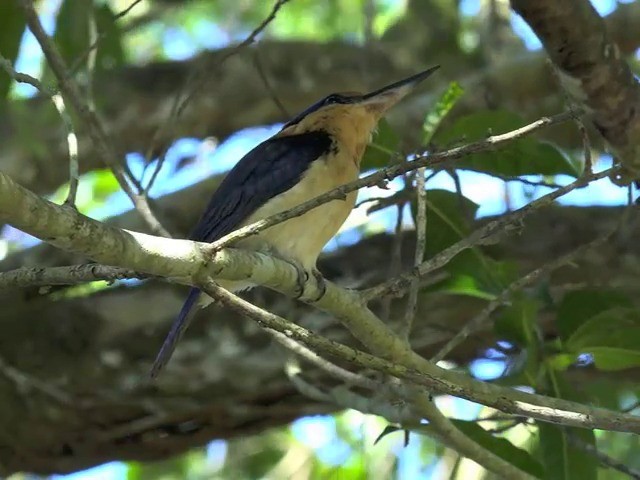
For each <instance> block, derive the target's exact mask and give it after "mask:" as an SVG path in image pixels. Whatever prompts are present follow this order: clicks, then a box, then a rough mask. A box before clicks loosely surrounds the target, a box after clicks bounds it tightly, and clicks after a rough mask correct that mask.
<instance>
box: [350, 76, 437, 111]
mask: <svg viewBox="0 0 640 480" xmlns="http://www.w3.org/2000/svg"><path fill="white" fill-rule="evenodd" d="M439 68H440V65H436V66H435V67H431V68H429V69H427V70H425V71H424V72H420V73H417V74H415V75H412V76H410V77H408V78H405V79H404V80H400V81H399V82H395V83H392V84H391V85H387V86H386V87H382V88H379V89H378V90H376V91H374V92H371V93H367V94H365V95H362V97H361V98H360V100H359V102H358V103H360V104H362V105H370V106H372V107H376V109H380V110H381V111H385V110H387V109H389V108H391V107H392V106H393V105H395V104H396V103H398V101H400V99H402V98H403V97H405V96H406V95H407V94H408V93H409V92H411V91H412V90H413V89H414V88H415V87H416V86H417V85H418V84H419V83H421V82H422V81H423V80H425V79H426V78H428V77H430V76H431V74H432V73H433V72H435V71H436V70H438V69H439Z"/></svg>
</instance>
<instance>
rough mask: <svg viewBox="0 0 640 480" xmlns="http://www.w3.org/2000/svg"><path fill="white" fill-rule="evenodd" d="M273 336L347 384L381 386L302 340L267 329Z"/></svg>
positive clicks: (369, 387) (376, 387) (374, 387)
mask: <svg viewBox="0 0 640 480" xmlns="http://www.w3.org/2000/svg"><path fill="white" fill-rule="evenodd" d="M267 331H268V332H269V334H270V335H271V336H273V338H275V339H276V341H278V343H280V344H281V345H283V346H284V347H285V348H287V349H288V350H291V351H292V352H293V353H295V354H296V355H299V356H300V357H302V358H304V359H305V360H307V361H308V362H310V363H312V364H313V365H315V366H316V367H319V368H320V369H322V370H324V371H325V372H327V373H328V374H330V375H332V376H333V377H335V378H337V379H339V380H342V381H343V382H345V383H346V384H347V385H356V386H358V387H363V388H368V389H370V390H376V389H378V388H380V384H379V383H378V382H376V381H375V380H373V379H371V378H368V377H365V376H363V375H360V374H358V373H354V372H351V371H349V370H347V369H345V368H342V367H340V366H338V365H336V364H335V363H332V362H330V361H329V360H327V359H326V358H323V357H321V356H320V355H318V354H317V353H316V352H314V351H313V350H311V349H309V348H308V347H306V346H305V345H303V344H302V343H300V342H296V341H295V340H292V339H291V338H289V337H287V336H286V335H284V334H282V333H280V332H278V331H277V330H267Z"/></svg>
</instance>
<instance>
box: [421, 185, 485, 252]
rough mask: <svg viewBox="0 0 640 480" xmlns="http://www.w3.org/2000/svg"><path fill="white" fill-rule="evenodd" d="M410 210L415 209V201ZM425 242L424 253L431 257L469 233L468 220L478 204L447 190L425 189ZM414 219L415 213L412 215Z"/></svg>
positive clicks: (472, 215)
mask: <svg viewBox="0 0 640 480" xmlns="http://www.w3.org/2000/svg"><path fill="white" fill-rule="evenodd" d="M412 206H413V209H412V211H414V212H415V211H416V208H415V202H414V204H413V205H412ZM426 207H427V242H426V248H425V254H426V256H427V257H432V256H433V255H435V254H436V253H438V252H441V251H442V250H444V249H445V248H447V247H449V246H451V245H453V244H454V243H456V242H457V241H459V240H461V239H463V238H465V237H466V236H467V235H468V234H469V233H470V228H469V222H470V221H471V220H472V219H473V218H474V217H475V214H476V211H477V210H478V205H477V204H476V203H474V202H472V201H471V200H469V199H468V198H466V197H463V196H461V195H458V194H457V193H454V192H450V191H448V190H438V189H434V190H427V194H426ZM414 220H415V215H414Z"/></svg>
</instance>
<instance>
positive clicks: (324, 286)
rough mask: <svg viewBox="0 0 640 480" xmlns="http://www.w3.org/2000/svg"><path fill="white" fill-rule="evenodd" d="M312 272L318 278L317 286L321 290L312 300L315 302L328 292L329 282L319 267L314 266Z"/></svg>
mask: <svg viewBox="0 0 640 480" xmlns="http://www.w3.org/2000/svg"><path fill="white" fill-rule="evenodd" d="M311 273H312V274H313V278H315V279H316V287H317V289H318V291H319V293H318V296H317V297H316V298H314V299H313V300H312V302H314V303H315V302H318V301H320V300H321V299H322V297H324V294H325V293H327V282H326V281H325V279H324V277H323V276H322V273H320V271H319V270H318V269H316V268H314V269H313V270H311Z"/></svg>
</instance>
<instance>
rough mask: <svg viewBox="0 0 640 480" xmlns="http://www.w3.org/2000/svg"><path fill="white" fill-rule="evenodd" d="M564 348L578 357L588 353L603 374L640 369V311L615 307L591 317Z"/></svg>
mask: <svg viewBox="0 0 640 480" xmlns="http://www.w3.org/2000/svg"><path fill="white" fill-rule="evenodd" d="M565 347H566V349H567V350H569V351H570V352H573V353H574V354H575V355H576V356H577V355H579V354H584V353H588V354H590V355H592V356H593V361H594V363H595V365H596V367H598V368H599V369H600V370H620V369H625V368H630V367H634V366H638V365H640V311H638V310H637V309H634V308H624V307H614V308H611V309H609V310H605V311H604V312H600V313H599V314H597V315H594V316H593V317H591V318H590V319H589V320H588V321H587V322H585V323H583V324H582V325H580V327H579V328H578V329H577V330H576V331H575V332H574V333H573V335H571V337H570V338H569V339H568V340H567V342H566V343H565Z"/></svg>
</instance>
